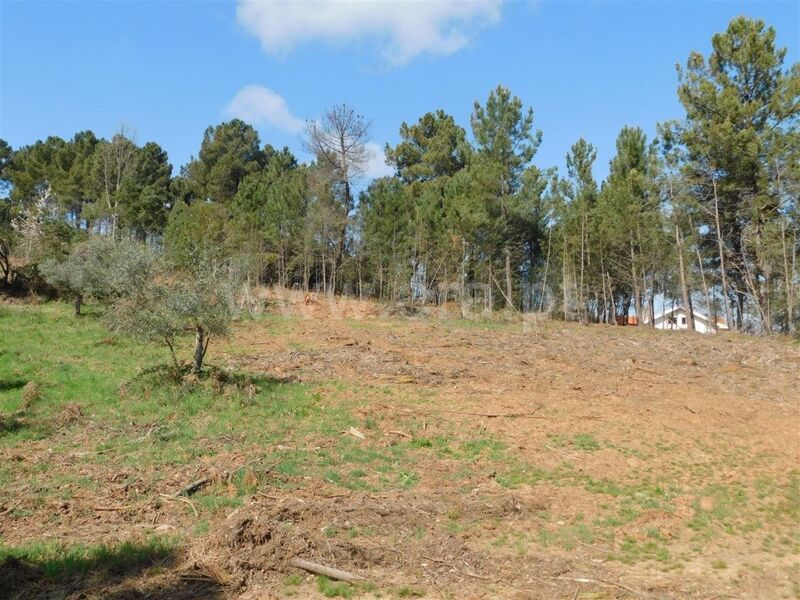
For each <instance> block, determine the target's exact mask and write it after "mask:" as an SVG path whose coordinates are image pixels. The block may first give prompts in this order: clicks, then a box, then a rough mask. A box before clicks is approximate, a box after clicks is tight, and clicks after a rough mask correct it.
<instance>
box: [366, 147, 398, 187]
mask: <svg viewBox="0 0 800 600" xmlns="http://www.w3.org/2000/svg"><path fill="white" fill-rule="evenodd" d="M366 147H367V150H368V151H369V153H370V159H369V162H368V163H367V167H366V169H364V176H365V177H366V178H367V179H377V178H378V177H386V176H388V175H394V169H393V168H392V167H390V166H389V165H387V164H386V153H384V151H383V146H380V145H378V144H376V143H375V142H367V143H366Z"/></svg>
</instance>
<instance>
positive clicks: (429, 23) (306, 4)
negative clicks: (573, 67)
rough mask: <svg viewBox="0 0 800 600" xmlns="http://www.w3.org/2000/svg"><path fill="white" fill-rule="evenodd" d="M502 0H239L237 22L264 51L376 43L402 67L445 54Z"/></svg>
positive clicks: (491, 18)
mask: <svg viewBox="0 0 800 600" xmlns="http://www.w3.org/2000/svg"><path fill="white" fill-rule="evenodd" d="M503 2H504V0H238V6H237V8H236V17H237V20H238V21H239V24H240V25H242V27H244V28H245V29H246V30H247V31H248V32H249V33H251V34H252V35H254V36H255V37H256V38H258V39H259V40H260V42H261V45H262V46H263V47H264V50H266V51H267V52H269V53H270V54H281V53H285V52H288V51H289V50H291V49H292V48H294V47H296V46H299V45H301V44H304V43H307V42H311V41H314V40H322V41H324V42H326V43H329V44H330V43H344V42H352V41H355V40H359V39H362V38H368V39H370V40H373V41H377V43H378V45H379V48H380V54H381V56H382V57H383V59H384V60H386V61H388V62H389V63H390V64H392V65H401V64H405V63H407V62H408V61H410V60H411V59H412V58H414V57H416V56H418V55H420V54H425V53H428V54H434V55H448V54H452V53H453V52H456V51H458V50H460V49H461V48H463V47H464V46H466V45H467V44H468V43H469V41H470V34H471V33H472V32H473V31H474V30H475V29H476V28H477V27H480V26H482V25H486V24H491V23H496V22H498V21H499V20H500V8H501V6H502V4H503Z"/></svg>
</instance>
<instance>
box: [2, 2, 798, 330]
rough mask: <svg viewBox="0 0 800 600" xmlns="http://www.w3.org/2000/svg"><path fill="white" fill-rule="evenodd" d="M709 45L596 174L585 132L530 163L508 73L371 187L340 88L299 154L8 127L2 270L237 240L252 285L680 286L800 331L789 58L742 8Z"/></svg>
mask: <svg viewBox="0 0 800 600" xmlns="http://www.w3.org/2000/svg"><path fill="white" fill-rule="evenodd" d="M712 48H713V49H712V52H711V54H710V55H709V56H707V57H705V56H703V55H701V54H699V53H692V54H691V55H690V56H689V58H688V60H687V61H686V62H685V63H684V64H683V65H681V66H679V68H678V87H677V93H678V97H679V99H680V102H681V104H682V105H683V107H684V109H685V112H686V114H685V117H684V118H683V119H681V120H675V121H669V122H664V123H659V124H658V126H657V132H658V133H657V135H656V137H655V139H652V140H648V139H647V136H646V135H645V133H644V132H643V130H642V129H640V128H638V127H625V128H623V129H622V131H621V132H620V133H619V136H618V138H617V141H616V154H615V156H614V158H613V159H612V160H611V163H610V167H609V174H608V177H607V178H606V179H605V180H604V181H602V182H598V181H597V180H596V179H595V177H594V175H593V167H594V163H595V160H596V149H595V147H594V146H593V145H592V144H591V143H590V142H589V141H587V140H584V139H579V140H577V141H576V142H575V143H574V144H573V146H572V147H571V149H570V150H569V152H568V154H567V155H566V158H565V164H564V165H558V166H550V167H541V166H537V165H536V164H534V163H535V157H536V152H537V149H538V147H539V145H540V143H541V140H542V135H543V134H542V132H541V131H539V130H538V129H537V128H536V124H535V122H534V113H533V110H532V109H531V108H528V107H526V106H525V105H524V104H523V102H522V100H520V99H519V98H517V97H516V96H514V95H513V94H512V92H511V91H510V90H508V89H506V88H504V87H502V86H498V87H497V88H496V89H495V90H493V91H491V93H490V94H489V95H488V98H486V99H485V100H484V101H482V102H475V104H474V108H473V111H472V115H471V118H470V122H469V124H468V127H465V126H464V124H460V123H458V122H456V120H455V119H454V118H453V117H452V116H450V115H448V114H446V113H445V112H444V111H441V110H437V111H434V112H430V113H427V114H425V115H423V116H421V117H420V118H419V120H418V121H417V122H415V123H412V124H407V123H403V124H402V125H401V126H400V132H399V133H400V142H399V143H398V144H397V145H395V146H388V145H387V147H386V149H385V153H386V158H387V163H388V164H389V165H390V166H391V167H393V168H394V171H395V174H394V175H393V176H390V177H383V178H380V179H375V180H373V181H371V182H369V184H368V185H367V186H366V187H365V183H367V182H366V181H365V177H364V175H365V169H366V167H367V164H368V161H369V159H370V154H369V150H368V148H369V146H368V144H367V142H368V141H369V137H370V126H369V121H368V120H367V119H366V118H364V117H363V116H361V115H359V114H358V113H357V112H356V111H355V110H353V109H352V108H350V107H348V106H346V105H339V106H335V107H333V108H331V109H330V110H328V111H327V112H326V113H325V114H324V115H323V116H322V117H321V118H320V119H318V120H315V121H309V123H308V126H307V129H306V132H305V135H304V145H305V149H306V150H307V151H308V152H309V154H310V155H311V156H313V157H314V160H313V161H312V162H310V163H308V164H301V163H300V162H299V161H298V160H297V158H296V157H295V156H294V155H293V154H292V153H291V152H290V151H289V150H288V149H287V148H283V149H276V148H273V147H272V146H271V145H269V144H266V145H262V143H261V140H260V139H259V136H258V134H257V132H256V131H255V129H254V128H253V127H251V126H250V125H248V124H246V123H244V122H242V121H240V120H232V121H229V122H225V123H222V124H220V125H217V126H214V127H209V128H208V129H207V130H206V131H205V134H204V136H203V140H202V144H201V146H200V150H199V153H198V154H197V157H196V158H192V159H191V160H190V162H189V163H188V164H187V165H185V166H183V167H181V169H180V172H179V174H178V175H177V176H173V168H172V165H171V164H170V162H169V158H168V156H167V153H166V152H165V151H164V149H163V148H161V147H160V146H159V145H158V144H157V143H155V142H147V143H145V144H144V145H141V146H140V145H137V143H136V142H135V140H134V139H132V136H131V135H129V134H128V133H127V132H126V131H124V130H121V131H119V132H118V133H117V134H115V135H114V136H113V137H111V139H101V138H98V137H97V136H96V135H95V134H94V133H92V132H91V131H82V132H79V133H77V134H75V136H74V137H73V138H72V139H70V140H64V139H61V138H59V137H49V138H47V139H46V140H43V141H38V142H36V143H34V144H31V145H29V146H24V147H21V148H16V149H12V148H11V147H10V146H9V145H8V144H7V143H5V142H2V141H0V161H2V162H1V163H0V167H1V168H2V180H3V181H2V185H3V186H4V188H5V192H6V193H5V196H6V198H5V199H4V200H0V276H2V281H3V282H4V285H6V286H14V285H16V286H20V285H29V286H34V287H35V285H36V282H37V281H38V278H39V266H40V265H42V264H43V263H45V262H46V261H48V260H50V261H66V259H67V257H68V256H69V255H70V253H72V252H74V248H75V247H76V245H80V244H82V243H85V240H86V239H87V238H91V237H104V238H110V239H121V238H125V239H134V240H140V241H142V242H145V243H146V244H147V245H148V246H150V247H151V248H153V249H156V250H158V251H159V252H163V254H164V256H167V257H169V259H170V261H172V263H173V264H175V265H178V266H180V265H187V266H188V265H191V264H192V263H193V261H197V260H199V258H198V257H202V260H213V259H215V258H225V257H244V258H246V260H247V264H248V265H249V267H248V273H249V277H250V280H251V282H252V283H256V282H260V283H266V284H275V285H280V286H288V287H296V288H301V289H303V290H319V291H320V292H327V293H349V294H354V295H360V296H363V297H375V298H379V299H381V300H384V301H395V302H397V301H404V302H418V303H436V304H441V303H444V302H457V303H462V304H469V305H470V306H472V307H475V306H476V305H477V306H479V307H481V308H484V309H486V310H492V309H508V310H515V311H541V312H547V313H551V314H553V315H556V316H559V317H562V318H564V319H574V320H580V321H582V322H607V323H613V322H615V321H616V320H617V319H618V318H619V317H622V316H626V315H629V314H631V313H633V314H635V315H637V316H638V317H639V319H640V320H642V321H652V316H653V313H654V312H657V311H656V303H657V302H659V303H661V302H667V303H670V302H674V303H677V304H681V305H684V306H687V307H689V308H691V309H692V310H701V311H703V312H705V313H707V314H710V315H713V317H714V318H715V319H717V318H718V319H720V320H726V321H727V322H728V323H730V324H731V326H732V327H734V328H736V329H738V330H740V331H753V332H760V333H767V332H777V331H787V332H788V331H795V330H796V328H797V326H798V321H799V320H800V319H798V314H797V307H796V305H797V299H798V284H800V281H799V280H798V265H797V254H798V230H799V229H800V219H798V203H797V199H798V192H800V131H798V116H799V115H800V64H797V63H795V64H792V65H790V66H786V65H785V64H784V63H785V58H786V50H785V49H779V48H777V47H776V46H775V31H774V30H773V29H772V28H770V27H767V26H765V24H764V23H763V22H760V21H754V20H750V19H747V18H743V17H742V18H737V19H735V20H733V21H732V22H731V23H730V25H729V27H728V29H727V31H725V32H724V33H720V34H717V35H714V36H713V39H712ZM598 118H602V116H601V115H598ZM65 264H66V263H65ZM690 314H691V312H690Z"/></svg>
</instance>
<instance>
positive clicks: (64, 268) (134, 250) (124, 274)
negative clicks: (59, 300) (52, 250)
mask: <svg viewBox="0 0 800 600" xmlns="http://www.w3.org/2000/svg"><path fill="white" fill-rule="evenodd" d="M159 263H160V258H159V257H158V255H157V254H156V253H155V252H154V251H153V250H152V249H151V248H150V247H149V246H146V245H145V244H141V243H138V242H135V241H132V240H128V239H122V240H114V239H112V238H110V237H96V238H90V239H88V240H87V241H85V242H83V243H80V244H76V245H75V246H74V247H73V248H72V249H71V251H70V252H69V254H67V255H66V256H65V257H64V258H63V259H62V260H57V259H54V258H50V259H47V260H45V261H44V262H43V263H42V265H41V272H42V275H43V276H44V278H45V280H46V281H47V282H48V283H49V284H50V285H52V286H53V287H55V288H56V289H57V290H58V291H59V292H60V293H62V294H68V295H71V296H72V297H73V302H74V306H75V316H80V314H81V306H82V305H83V301H84V299H86V298H93V299H95V300H98V301H100V302H104V303H110V302H113V301H115V300H116V299H119V298H121V297H124V296H126V295H129V294H131V293H133V291H134V290H136V289H138V288H139V287H141V286H143V285H144V284H145V283H146V282H147V281H148V280H149V279H151V278H152V277H153V276H154V275H155V274H156V273H157V271H158V269H159Z"/></svg>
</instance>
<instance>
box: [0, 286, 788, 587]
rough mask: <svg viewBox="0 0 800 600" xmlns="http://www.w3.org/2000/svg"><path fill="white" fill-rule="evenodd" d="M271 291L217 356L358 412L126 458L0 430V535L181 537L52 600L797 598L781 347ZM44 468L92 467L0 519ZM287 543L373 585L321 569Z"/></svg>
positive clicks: (82, 430) (66, 433)
mask: <svg viewBox="0 0 800 600" xmlns="http://www.w3.org/2000/svg"><path fill="white" fill-rule="evenodd" d="M270 301H271V308H270V310H271V311H272V313H274V314H275V315H278V316H274V317H270V318H268V319H262V320H257V321H256V322H245V323H242V324H240V325H239V326H237V328H236V330H235V333H234V335H233V338H232V339H231V340H230V341H228V342H226V343H225V345H224V347H222V346H220V347H219V348H217V349H216V350H212V352H213V356H211V359H212V361H213V362H214V363H215V364H217V365H219V366H221V367H225V368H230V369H234V370H236V371H239V372H247V373H253V374H262V375H264V376H268V377H269V378H271V380H273V381H279V382H286V385H294V384H297V383H300V384H306V385H308V386H310V387H311V388H313V389H315V390H317V395H316V396H315V397H316V398H317V399H318V401H319V402H322V403H325V402H331V403H332V405H333V403H334V402H335V404H336V407H337V409H340V408H341V407H342V406H344V407H345V408H346V409H347V410H348V411H349V413H350V414H351V416H352V418H351V420H350V421H347V423H348V424H352V427H353V428H352V429H350V427H349V426H347V427H345V426H343V427H342V429H341V430H335V431H333V432H331V431H327V430H326V431H316V432H312V433H309V432H307V431H305V432H304V433H303V435H297V436H289V435H288V434H287V435H286V436H285V437H286V438H287V439H286V440H278V441H276V442H275V443H274V445H273V446H272V447H270V448H268V450H269V453H270V456H269V458H268V459H265V458H264V450H265V449H264V448H259V447H257V446H255V445H252V444H241V445H237V444H236V443H231V440H230V439H228V440H224V439H222V440H221V439H218V438H214V439H209V440H207V441H206V442H204V443H207V444H208V446H209V453H208V456H207V457H204V456H194V457H193V459H192V460H187V461H181V462H180V463H178V464H175V465H174V466H165V465H164V464H161V465H158V466H146V465H141V466H140V468H136V467H131V466H130V465H128V466H126V467H124V468H123V467H120V465H119V464H118V463H116V462H115V460H116V459H115V458H114V457H113V454H112V456H110V457H109V458H108V459H107V460H101V459H100V458H98V457H96V455H93V456H95V457H94V458H93V459H92V460H90V461H86V460H77V459H78V458H82V457H80V456H77V457H76V453H78V454H79V453H80V450H75V451H73V453H72V455H70V454H69V453H67V454H65V455H59V456H58V457H56V456H53V453H52V450H51V449H52V446H53V443H54V442H53V440H52V439H44V440H30V441H24V442H20V443H19V444H16V445H14V446H12V447H3V448H2V452H1V453H0V461H3V462H4V463H5V464H7V465H9V464H12V463H13V464H17V465H19V468H18V469H17V470H15V471H13V472H14V473H19V475H18V476H17V475H14V476H12V477H11V480H10V481H9V483H8V484H7V491H8V493H7V494H4V495H3V498H2V500H3V503H2V504H0V533H2V536H3V540H4V541H5V543H7V544H18V543H24V542H28V541H30V540H35V539H42V538H54V537H55V538H57V539H60V540H62V541H83V542H87V541H89V540H94V541H97V540H104V541H114V540H125V539H130V538H131V537H132V536H134V535H138V534H140V533H141V532H142V531H143V530H145V529H147V530H148V531H150V530H153V531H156V532H166V533H170V534H178V535H181V536H182V538H181V539H182V540H184V544H183V546H182V548H181V550H180V552H179V553H178V554H177V555H176V556H175V557H173V558H171V559H170V561H169V562H168V561H166V559H165V562H164V564H163V565H162V566H161V568H159V569H154V568H148V569H147V570H144V571H143V572H142V573H140V574H137V575H136V576H135V577H132V578H128V579H126V580H125V581H121V582H120V581H118V582H115V583H114V584H113V585H112V584H109V583H108V582H99V581H96V582H93V581H92V577H91V575H89V576H87V577H86V578H85V579H84V580H83V581H81V582H80V584H76V585H75V586H74V587H72V588H70V589H66V590H65V589H64V588H63V587H61V588H59V589H58V590H56V592H57V593H58V594H61V596H59V597H119V598H122V597H126V598H127V597H144V596H146V595H147V594H150V597H185V598H189V597H219V598H253V599H255V598H283V597H288V596H294V597H318V596H320V595H321V594H323V593H324V594H327V595H331V594H335V593H341V594H343V595H347V594H352V595H355V596H358V595H360V594H361V595H363V596H364V597H373V596H379V595H381V596H383V597H414V596H420V597H429V598H584V599H585V600H587V599H590V598H594V599H600V598H707V599H711V598H763V599H773V598H795V597H800V536H799V535H798V534H799V533H800V521H798V519H799V518H800V471H799V470H798V469H799V468H800V350H799V349H798V346H797V344H796V342H792V341H790V340H787V339H757V338H752V337H743V336H738V335H734V334H724V335H722V334H720V335H714V336H701V335H691V334H687V333H681V332H655V331H651V330H648V329H646V328H642V327H639V328H632V327H629V328H620V327H612V326H589V327H585V326H580V325H576V324H564V323H560V322H556V321H543V320H537V319H527V320H524V321H523V320H521V319H519V318H518V317H513V318H512V317H509V319H508V320H505V321H503V320H491V321H485V320H482V319H477V318H476V319H473V320H462V319H457V318H456V313H455V311H454V310H452V311H451V313H446V312H443V311H438V310H437V311H432V312H429V313H427V314H424V315H413V316H407V315H398V314H391V313H392V311H390V310H388V309H386V308H385V307H380V306H378V305H374V304H370V303H359V302H355V301H338V302H335V303H332V302H329V301H328V300H324V299H323V300H321V301H320V300H317V302H314V303H311V304H306V303H305V302H304V301H303V299H302V297H301V296H299V295H288V296H283V297H282V298H276V297H274V296H270ZM277 385H281V384H277ZM334 398H335V400H334ZM76 410H78V411H80V409H79V408H78V409H76ZM64 418H65V419H67V420H68V419H69V415H66V416H65V417H64ZM154 425H155V424H154ZM136 427H139V429H135V430H133V431H130V432H128V434H129V435H130V436H131V437H132V438H133V439H136V440H138V439H141V442H140V443H142V444H149V443H150V437H149V435H150V434H149V433H148V429H147V428H146V427H145V426H144V425H136ZM151 430H152V427H151ZM58 435H59V436H61V437H62V439H61V441H60V442H59V443H60V444H61V445H64V444H67V445H68V442H70V441H72V442H74V447H75V448H79V447H80V446H81V444H83V445H84V447H87V445H86V442H85V440H86V438H87V436H88V437H89V438H92V439H93V441H94V442H98V441H100V440H101V439H105V438H107V437H109V436H112V435H113V433H111V432H109V431H108V430H107V429H106V428H104V426H103V425H102V423H99V422H96V421H94V420H92V419H91V418H88V416H83V417H82V418H77V423H76V424H74V425H70V426H65V428H64V429H63V430H61V431H60V433H59V434H58ZM362 437H363V439H362ZM343 441H344V442H343ZM340 443H346V444H347V452H348V454H346V457H345V459H344V460H343V462H339V463H336V464H333V465H332V466H331V468H330V469H328V470H327V471H326V470H325V469H324V468H322V470H314V469H309V470H308V471H304V470H303V468H302V466H303V463H302V461H301V462H300V464H299V468H298V469H297V470H289V469H283V470H281V469H276V468H275V467H276V465H277V464H278V462H279V461H280V460H281V459H280V457H281V456H282V453H294V454H292V456H295V455H297V453H298V452H301V451H302V453H303V454H302V456H309V457H311V459H312V460H315V457H317V458H318V457H319V456H323V455H324V456H327V455H326V454H325V452H326V450H328V449H330V448H333V447H335V446H336V445H337V444H340ZM299 446H302V447H299ZM212 449H213V452H212V451H211V450H212ZM87 452H88V453H95V452H98V451H97V450H96V449H91V448H87ZM100 456H102V454H101V455H100ZM70 457H71V458H70ZM276 457H278V458H276ZM348 457H349V458H348ZM370 457H372V458H370ZM42 462H47V463H48V464H50V465H51V466H52V465H55V468H56V469H57V470H58V471H59V473H60V474H61V475H62V476H63V475H70V476H73V477H77V476H80V477H84V478H88V479H94V480H96V481H98V482H101V484H100V485H97V486H90V489H83V490H81V492H80V493H79V494H74V495H73V496H71V497H70V499H69V501H68V502H64V503H63V504H62V505H61V506H59V505H58V504H57V502H43V503H42V502H40V503H29V504H30V510H27V511H24V512H20V511H17V514H16V516H14V515H13V511H14V510H16V509H17V508H18V506H14V504H15V503H20V504H21V505H23V506H24V505H26V503H27V502H26V496H25V494H26V493H30V492H31V489H30V485H31V484H30V481H31V479H30V477H31V473H32V472H34V471H35V469H36V468H37V464H41V463H42ZM315 464H317V465H318V466H319V465H320V464H321V463H320V462H319V461H317V463H315ZM243 466H244V468H243V469H241V470H239V471H235V470H236V469H239V468H240V467H243ZM132 471H133V472H135V474H136V478H135V480H136V482H137V483H136V484H135V485H134V487H137V486H138V488H137V490H136V495H135V501H134V500H132V499H131V498H132V495H131V494H132V493H133V492H132V491H131V490H130V487H131V483H130V477H129V475H130V473H131V472H132ZM234 471H235V473H236V474H237V475H241V474H242V473H245V476H249V477H252V478H253V485H252V486H251V487H250V488H248V489H249V493H248V494H247V495H246V496H245V497H244V498H243V499H242V501H241V502H237V503H231V504H230V505H229V506H225V504H224V503H222V504H219V505H214V506H213V507H211V508H209V507H208V506H207V505H206V504H202V505H201V504H200V499H202V496H203V494H204V493H207V492H208V490H207V489H204V490H201V491H198V492H197V494H196V495H193V496H191V499H186V500H185V501H184V500H181V501H176V500H173V499H167V498H164V497H160V496H159V494H169V493H172V492H174V491H175V490H176V489H179V488H180V487H181V484H184V483H189V482H191V481H192V480H193V479H196V478H198V477H209V478H210V479H212V480H213V482H214V483H213V485H214V486H216V487H215V488H214V489H216V490H217V493H218V494H219V495H221V496H222V495H224V493H223V491H224V488H225V486H226V485H228V486H230V485H231V484H230V483H229V482H228V480H229V479H230V477H231V474H232V472H234ZM120 473H122V475H120ZM390 475H391V477H390ZM226 482H228V483H226ZM220 490H222V491H220ZM176 504H177V505H179V506H180V509H179V508H178V507H176V506H175V505H176ZM198 508H199V513H200V514H199V516H198V514H197V512H198ZM12 516H13V517H14V518H11V517H12ZM201 517H202V520H203V523H204V527H202V528H198V527H197V523H198V521H199V520H200V518H201ZM294 556H299V557H303V558H306V559H309V560H314V561H317V562H320V563H324V564H326V565H330V566H334V567H337V568H339V569H345V570H347V571H350V572H352V573H355V574H358V575H361V576H364V577H366V578H368V579H369V581H370V582H371V584H368V585H365V586H360V587H358V588H344V589H342V590H337V589H335V588H329V587H325V585H324V584H317V583H315V581H314V580H312V579H310V577H306V575H305V574H301V573H300V572H299V571H297V570H296V569H293V568H292V567H291V566H289V565H288V561H289V560H290V559H291V558H292V557H294ZM6 571H8V573H6V578H7V579H8V577H15V578H17V580H18V581H19V582H25V581H27V582H28V583H30V579H31V578H34V577H36V573H28V574H26V573H25V572H24V571H23V569H22V567H21V566H19V565H17V566H16V567H15V568H13V569H10V568H9V567H8V565H6ZM298 574H299V575H300V577H298V576H297V575H298ZM26 577H27V578H28V579H26ZM20 589H21V588H20ZM26 589H29V590H35V591H36V593H41V594H44V595H47V594H51V595H52V594H54V593H56V592H54V590H53V588H52V587H50V588H48V587H47V586H42V587H35V586H34V587H29V588H26ZM30 594H31V595H32V596H33V595H35V594H34V592H33V591H32V592H30Z"/></svg>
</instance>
